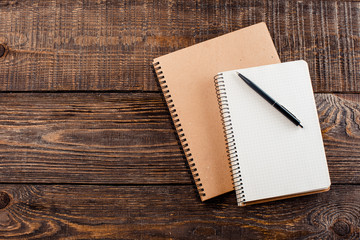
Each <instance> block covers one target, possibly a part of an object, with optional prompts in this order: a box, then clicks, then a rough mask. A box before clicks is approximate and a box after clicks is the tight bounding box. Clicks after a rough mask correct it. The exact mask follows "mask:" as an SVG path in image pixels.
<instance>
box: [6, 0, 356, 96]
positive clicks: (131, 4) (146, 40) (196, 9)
mask: <svg viewBox="0 0 360 240" xmlns="http://www.w3.org/2000/svg"><path fill="white" fill-rule="evenodd" d="M359 13H360V3H359V2H355V1H354V2H348V1H318V0H305V1H286V0H257V1H228V0H227V1H225V0H221V1H215V0H212V1H210V0H209V1H200V2H199V1H186V0H181V1H151V0H141V1H132V0H127V1H100V0H78V1H71V0H62V1H56V0H50V1H47V0H46V1H45V0H41V1H31V0H23V1H16V0H4V1H1V2H0V43H4V44H5V45H6V47H7V49H8V53H7V54H6V56H5V57H2V58H0V91H42V90H44V91H48V90H130V91H131V90H145V91H158V90H159V87H158V85H157V83H156V80H155V78H154V77H153V74H152V70H151V67H150V63H151V62H152V59H153V58H155V57H158V56H160V55H163V54H166V53H169V52H172V51H175V50H178V49H181V48H184V47H187V46H190V45H193V44H195V43H198V42H202V41H204V40H207V39H211V38H214V37H216V36H219V35H222V34H224V33H228V32H230V31H233V30H237V29H239V28H242V27H246V26H249V25H251V24H254V23H257V22H260V21H265V22H266V23H267V25H268V27H269V30H270V33H271V35H272V37H273V40H274V43H275V46H276V48H277V49H278V52H279V55H280V57H281V60H282V61H290V60H298V59H305V60H306V61H307V62H308V63H309V66H310V72H311V75H312V79H313V86H314V90H315V91H316V92H333V91H336V92H340V91H341V92H359V90H360V81H359V80H360V79H359V73H360V71H359V69H360V26H359V23H360V14H359Z"/></svg>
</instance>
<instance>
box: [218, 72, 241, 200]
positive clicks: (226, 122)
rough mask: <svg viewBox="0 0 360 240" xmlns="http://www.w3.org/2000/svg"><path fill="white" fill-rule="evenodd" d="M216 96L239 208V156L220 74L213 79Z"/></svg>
mask: <svg viewBox="0 0 360 240" xmlns="http://www.w3.org/2000/svg"><path fill="white" fill-rule="evenodd" d="M214 82H215V89H216V96H217V99H218V103H219V109H220V113H221V120H222V124H223V127H224V136H225V139H226V152H227V156H228V158H229V163H230V168H231V172H232V175H231V176H232V178H233V184H234V188H235V191H236V198H237V199H238V203H239V205H240V206H245V202H246V200H245V192H244V187H243V183H242V176H241V170H240V164H239V158H238V157H239V156H238V154H237V150H236V143H235V136H234V131H233V127H232V123H231V115H230V111H229V104H228V99H227V95H226V90H225V82H224V77H223V74H222V73H219V74H217V75H216V76H215V77H214Z"/></svg>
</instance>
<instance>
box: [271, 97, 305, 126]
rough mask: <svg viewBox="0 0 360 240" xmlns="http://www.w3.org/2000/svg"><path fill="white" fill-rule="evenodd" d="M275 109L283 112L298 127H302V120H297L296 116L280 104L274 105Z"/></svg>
mask: <svg viewBox="0 0 360 240" xmlns="http://www.w3.org/2000/svg"><path fill="white" fill-rule="evenodd" d="M273 106H274V108H276V109H277V110H278V111H279V112H281V113H282V114H283V115H284V116H285V117H287V118H288V119H289V120H290V121H291V122H293V123H294V124H295V125H296V126H299V125H300V120H299V119H297V118H296V117H295V116H294V114H292V113H291V112H290V111H289V110H287V109H286V108H285V107H284V106H282V105H280V104H279V103H277V102H275V103H274V105H273Z"/></svg>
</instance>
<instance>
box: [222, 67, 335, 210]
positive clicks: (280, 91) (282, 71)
mask: <svg viewBox="0 0 360 240" xmlns="http://www.w3.org/2000/svg"><path fill="white" fill-rule="evenodd" d="M236 71H238V72H240V73H241V74H242V75H244V76H245V77H247V78H248V79H250V80H251V81H253V82H254V83H255V84H256V85H258V86H259V87H260V88H261V89H262V90H263V91H265V92H266V93H267V94H268V95H270V96H271V97H272V98H274V99H275V100H276V101H277V102H278V103H280V104H282V105H283V106H285V107H286V108H287V109H288V110H289V111H290V112H291V113H293V114H294V115H295V116H296V117H297V118H298V119H299V120H300V121H301V124H302V125H303V126H304V128H301V127H299V126H296V125H295V124H294V123H292V122H291V121H290V120H289V119H287V118H286V117H285V116H284V115H282V114H281V113H280V112H279V111H277V110H276V109H275V108H274V107H272V106H271V105H270V104H269V103H268V102H267V101H265V100H264V99H263V98H262V97H261V96H260V95H259V94H258V93H256V92H255V91H254V90H253V89H251V88H250V87H249V86H248V85H247V84H246V83H245V82H244V81H243V80H242V79H241V78H239V76H238V75H237V74H236ZM215 85H216V89H217V94H218V99H219V106H220V108H221V114H222V118H223V121H224V128H225V129H224V130H225V132H226V134H225V135H226V138H227V139H226V141H227V144H228V148H229V160H230V163H231V165H232V171H233V180H234V186H235V190H236V196H237V201H238V205H239V206H244V205H247V204H253V203H257V202H264V201H271V200H277V199H284V198H288V197H294V196H300V195H306V194H311V193H317V192H322V191H327V190H328V189H329V187H330V177H329V172H328V167H327V162H326V157H325V151H324V145H323V141H322V136H321V129H320V125H319V120H318V115H317V110H316V105H315V99H314V94H313V90H312V86H311V79H310V75H309V70H308V66H307V63H306V62H305V61H302V60H300V61H294V62H287V63H280V64H273V65H266V66H261V67H254V68H247V69H239V70H234V71H226V72H222V73H219V74H218V75H217V76H216V77H215Z"/></svg>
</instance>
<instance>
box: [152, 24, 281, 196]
mask: <svg viewBox="0 0 360 240" xmlns="http://www.w3.org/2000/svg"><path fill="white" fill-rule="evenodd" d="M273 63H280V60H279V57H278V54H277V52H276V49H275V47H274V44H273V42H272V39H271V36H270V34H269V31H268V29H267V27H266V25H265V23H258V24H255V25H252V26H250V27H247V28H243V29H240V30H237V31H234V32H231V33H228V34H225V35H223V36H220V37H217V38H214V39H211V40H208V41H205V42H202V43H199V44H196V45H193V46H191V47H187V48H184V49H181V50H178V51H176V52H173V53H170V54H167V55H164V56H161V57H158V58H156V59H154V61H153V65H154V68H155V71H156V74H157V77H158V80H159V83H160V86H161V88H162V91H163V94H164V97H165V100H166V102H167V105H168V107H169V111H170V113H171V117H172V119H173V122H174V125H175V127H176V130H177V133H178V136H179V139H180V141H181V144H182V147H183V150H184V152H185V155H186V159H187V161H188V164H189V166H190V169H191V171H192V174H193V177H194V180H195V183H196V186H197V189H198V191H199V195H200V198H201V200H202V201H205V200H207V199H210V198H213V197H216V196H218V195H221V194H224V193H226V192H229V191H232V190H233V189H234V187H233V180H232V176H231V170H230V168H229V163H228V156H227V152H226V139H225V136H224V131H223V126H222V122H221V117H220V114H219V105H218V100H217V96H216V91H215V88H214V82H213V77H214V75H216V74H217V73H218V72H222V71H228V70H232V69H239V68H248V67H255V66H260V65H267V64H273Z"/></svg>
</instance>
